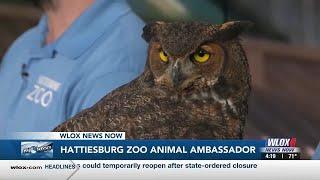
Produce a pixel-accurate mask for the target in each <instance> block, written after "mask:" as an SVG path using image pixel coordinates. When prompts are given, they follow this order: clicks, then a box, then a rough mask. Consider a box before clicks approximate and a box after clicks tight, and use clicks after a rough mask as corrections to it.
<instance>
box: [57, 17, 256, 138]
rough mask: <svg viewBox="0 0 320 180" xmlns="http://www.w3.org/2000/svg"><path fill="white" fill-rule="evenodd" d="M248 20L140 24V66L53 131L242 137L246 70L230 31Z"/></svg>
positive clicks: (243, 26)
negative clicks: (144, 50)
mask: <svg viewBox="0 0 320 180" xmlns="http://www.w3.org/2000/svg"><path fill="white" fill-rule="evenodd" d="M250 24H251V23H250V22H245V21H234V22H227V23H224V24H221V25H212V24H207V23H200V22H173V23H166V22H155V23H151V24H148V25H147V26H145V28H144V31H143V35H142V37H143V38H144V39H145V40H146V41H147V42H148V43H149V51H148V59H147V63H146V67H145V70H144V72H143V74H142V75H140V76H139V77H138V78H137V79H135V80H133V81H132V82H130V83H128V84H126V85H123V86H121V87H119V88H118V89H116V90H114V91H113V92H111V93H110V94H108V95H106V96H105V97H104V98H103V99H102V100H100V101H99V102H98V103H97V104H96V105H94V106H93V107H92V108H89V109H87V110H84V111H82V112H80V113H79V114H78V115H76V116H75V117H73V118H71V119H70V120H67V121H66V122H65V123H63V124H61V125H59V126H58V127H57V128H55V129H54V131H60V132H61V131H65V132H66V131H90V132H91V131H123V132H126V138H128V139H239V138H242V134H243V127H244V123H245V121H246V118H247V114H248V105H247V99H248V96H249V93H250V74H249V69H248V62H247V59H246V56H245V53H244V51H243V49H242V47H241V45H240V43H239V40H238V35H239V34H240V33H241V32H242V31H243V30H245V29H246V28H247V27H248V26H249V25H250Z"/></svg>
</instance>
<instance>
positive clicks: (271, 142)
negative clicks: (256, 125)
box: [266, 138, 297, 147]
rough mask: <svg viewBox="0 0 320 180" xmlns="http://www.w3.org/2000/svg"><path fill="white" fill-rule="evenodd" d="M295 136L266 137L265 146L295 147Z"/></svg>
mask: <svg viewBox="0 0 320 180" xmlns="http://www.w3.org/2000/svg"><path fill="white" fill-rule="evenodd" d="M296 142H297V139H296V138H268V139H267V141H266V147H296Z"/></svg>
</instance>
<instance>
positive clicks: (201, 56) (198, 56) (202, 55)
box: [193, 49, 210, 63]
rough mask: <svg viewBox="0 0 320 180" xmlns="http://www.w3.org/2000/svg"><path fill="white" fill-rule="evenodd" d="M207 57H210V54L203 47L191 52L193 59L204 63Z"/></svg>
mask: <svg viewBox="0 0 320 180" xmlns="http://www.w3.org/2000/svg"><path fill="white" fill-rule="evenodd" d="M209 58H210V54H209V53H208V52H207V51H205V50H203V49H200V50H199V51H197V52H196V53H194V54H193V59H194V60H196V61H197V62H199V63H204V62H206V61H208V59H209Z"/></svg>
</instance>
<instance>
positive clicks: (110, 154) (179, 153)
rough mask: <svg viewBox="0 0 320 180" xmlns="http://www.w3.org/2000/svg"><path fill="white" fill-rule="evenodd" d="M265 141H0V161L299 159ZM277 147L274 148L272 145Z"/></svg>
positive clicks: (292, 152) (287, 149)
mask: <svg viewBox="0 0 320 180" xmlns="http://www.w3.org/2000/svg"><path fill="white" fill-rule="evenodd" d="M271 145H272V144H270V141H269V140H121V141H108V140H94V141H88V140H45V139H42V140H34V139H33V140H0V160H30V159H45V160H260V159H299V157H300V155H299V149H298V148H297V147H267V149H264V148H266V146H271ZM274 145H277V144H274Z"/></svg>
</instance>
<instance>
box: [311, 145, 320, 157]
mask: <svg viewBox="0 0 320 180" xmlns="http://www.w3.org/2000/svg"><path fill="white" fill-rule="evenodd" d="M312 159H313V160H320V143H319V145H318V147H317V149H316V151H315V153H314V155H313V156H312Z"/></svg>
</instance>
